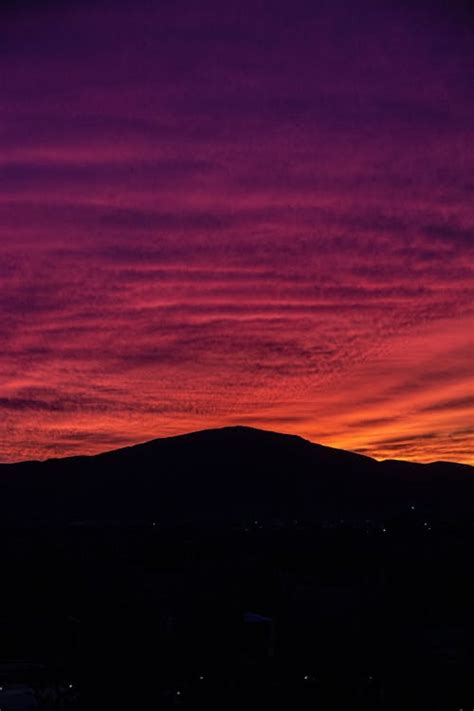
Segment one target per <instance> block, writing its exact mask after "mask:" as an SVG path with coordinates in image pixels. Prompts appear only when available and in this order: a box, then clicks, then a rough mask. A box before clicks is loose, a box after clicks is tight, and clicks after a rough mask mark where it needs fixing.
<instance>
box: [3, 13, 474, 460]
mask: <svg viewBox="0 0 474 711" xmlns="http://www.w3.org/2000/svg"><path fill="white" fill-rule="evenodd" d="M473 28H474V15H473V12H472V9H470V3H468V2H465V3H464V2H460V1H458V0H452V2H442V1H441V0H439V1H437V0H433V1H432V2H429V1H425V0H411V1H410V2H408V0H406V1H402V0H393V1H392V2H388V1H387V0H378V2H368V1H365V0H364V1H362V0H353V1H352V2H348V1H347V0H346V1H344V0H321V1H318V2H315V1H314V0H312V1H311V2H302V1H301V0H292V1H291V2H289V1H288V2H279V0H271V1H270V0H268V1H264V0H252V1H251V2H249V1H248V0H239V2H234V1H233V0H228V1H227V2H221V0H219V1H218V0H199V2H197V1H196V2H194V1H192V0H189V1H183V0H173V2H171V1H170V2H165V1H163V2H160V1H159V0H155V1H154V2H151V1H145V0H133V2H132V0H115V2H113V3H112V2H110V3H108V2H102V1H101V0H96V1H95V2H93V3H88V2H86V1H85V0H83V1H81V2H79V1H77V2H76V1H75V0H70V1H69V2H55V1H54V0H49V2H47V1H44V2H42V1H40V0H37V1H36V2H35V1H33V0H25V1H24V2H20V1H19V0H18V1H17V2H15V1H13V0H6V2H4V3H3V4H2V6H1V9H0V346H1V347H0V461H18V460H24V459H32V458H35V459H36V458H38V459H44V458H49V457H56V456H65V455H72V454H79V453H89V454H90V453H95V452H99V451H103V450H107V449H112V448H115V447H119V446H123V445H128V444H131V443H135V442H140V441H144V440H148V439H152V438H154V437H162V436H168V435H174V434H179V433H183V432H188V431H191V430H196V429H203V428H207V427H216V426H219V427H220V426H225V425H233V424H244V425H250V426H256V427H262V428H265V429H273V430H278V431H282V432H291V433H295V434H300V435H302V436H304V437H306V438H308V439H310V440H312V441H315V442H320V443H322V444H326V445H330V446H334V447H342V448H346V449H351V450H354V451H358V452H361V453H364V454H368V455H370V456H374V457H376V458H379V459H385V458H400V459H409V460H417V461H432V460H438V459H449V460H453V461H460V462H470V463H474V447H473V445H474V300H473V296H474V233H473V223H474V219H473V218H474V207H473V204H474V202H473V198H472V192H473V186H474V180H473V175H474V172H473V168H474V165H473V164H474V154H473V141H472V137H473V134H472V130H473V126H474V101H473V87H474V81H473V78H474V77H473V67H474V42H473Z"/></svg>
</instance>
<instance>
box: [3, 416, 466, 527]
mask: <svg viewBox="0 0 474 711" xmlns="http://www.w3.org/2000/svg"><path fill="white" fill-rule="evenodd" d="M473 504H474V468H473V467H470V466H468V465H463V464H455V463H449V462H435V463H433V464H415V463H411V462H402V461H385V462H377V461H376V460H374V459H371V458H370V457H366V456H362V455H359V454H355V453H352V452H347V451H344V450H338V449H333V448H330V447H325V446H322V445H318V444H314V443H312V442H309V441H307V440H305V439H303V438H301V437H298V436H294V435H287V434H279V433H276V432H270V431H266V430H258V429H253V428H250V427H225V428H222V429H213V430H203V431H200V432H193V433H190V434H186V435H179V436H175V437H168V438H162V439H156V440H153V441H151V442H147V443H145V444H139V445H136V446H132V447H126V448H123V449H118V450H115V451H111V452H106V453H104V454H99V455H96V456H81V457H70V458H65V459H51V460H47V461H44V462H23V463H18V464H3V465H0V521H1V524H0V525H3V526H11V525H33V526H34V525H59V524H60V525H63V524H94V523H111V524H112V523H113V524H128V523H130V524H132V523H137V524H141V523H143V524H148V523H149V524H152V523H155V525H158V526H174V525H183V524H191V525H221V524H223V525H230V524H232V525H243V524H244V522H246V521H248V522H250V521H252V522H254V521H259V522H262V524H270V523H272V524H273V525H275V524H277V523H278V522H282V523H285V522H287V521H293V520H295V519H296V520H300V521H306V522H314V523H318V522H322V521H332V520H340V519H343V520H347V521H348V522H350V521H361V520H366V519H371V520H372V519H374V520H388V519H392V518H394V517H395V518H396V517H398V516H410V515H413V516H421V517H428V516H429V517H436V518H437V519H438V520H446V521H456V520H458V519H460V518H461V519H462V518H466V517H468V516H469V515H470V514H472V511H473ZM410 512H411V513H410Z"/></svg>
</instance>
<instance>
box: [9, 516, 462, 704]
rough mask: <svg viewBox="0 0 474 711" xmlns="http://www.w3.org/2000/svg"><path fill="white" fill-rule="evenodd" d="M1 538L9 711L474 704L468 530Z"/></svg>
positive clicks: (128, 532)
mask: <svg viewBox="0 0 474 711" xmlns="http://www.w3.org/2000/svg"><path fill="white" fill-rule="evenodd" d="M383 529H385V531H384V530H383ZM1 540H2V543H1V551H2V553H1V561H2V562H1V565H2V584H1V593H0V595H1V602H2V606H1V621H0V625H1V627H0V675H1V680H0V684H1V685H2V689H3V690H2V691H0V708H1V709H2V711H8V710H9V709H33V708H38V709H71V711H72V710H73V709H81V710H86V709H101V710H104V709H116V708H128V709H133V710H134V711H135V710H137V711H139V710H141V709H152V708H153V709H166V708H173V707H175V706H181V707H182V708H183V709H185V708H190V709H197V708H205V709H249V708H259V709H263V708H272V707H277V706H278V707H281V706H283V707H284V708H285V707H286V708H288V709H359V708H360V709H366V710H370V709H393V710H394V711H395V710H397V711H399V710H401V709H412V708H413V709H433V710H434V709H439V710H440V711H441V709H450V710H451V709H452V710H453V711H454V710H458V709H461V708H462V709H465V710H466V709H472V708H474V674H473V667H472V652H473V626H472V611H473V602H472V601H473V592H474V590H473V572H472V563H473V556H472V551H473V543H474V528H473V527H472V525H471V524H470V523H469V522H464V523H461V524H459V525H443V524H442V523H441V522H435V521H425V520H423V518H419V517H417V515H416V513H413V514H407V516H406V517H405V518H403V519H399V520H397V521H392V522H391V523H390V524H389V523H385V524H383V523H380V522H379V523H375V522H368V523H364V524H359V525H353V524H351V525H346V524H344V523H341V522H338V523H337V524H335V523H326V524H324V525H320V526H317V527H311V526H306V525H303V524H301V523H296V522H294V523H291V524H286V525H283V524H279V525H275V524H274V523H273V524H267V523H266V522H265V521H264V522H260V521H259V522H257V523H255V522H254V521H252V522H246V523H243V524H242V525H241V526H240V527H234V528H227V529H225V528H220V529H213V530H207V531H204V530H202V529H200V530H197V529H195V528H189V529H185V528H181V529H174V530H173V529H170V528H168V529H163V530H160V529H159V528H158V527H157V526H154V525H153V524H152V523H151V522H150V524H148V525H140V526H127V527H119V526H108V527H94V526H68V527H64V528H50V529H46V528H43V529H41V530H31V529H26V528H23V529H16V530H12V529H10V530H4V531H3V532H2V538H1ZM1 660H3V661H1ZM7 660H8V661H7Z"/></svg>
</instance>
